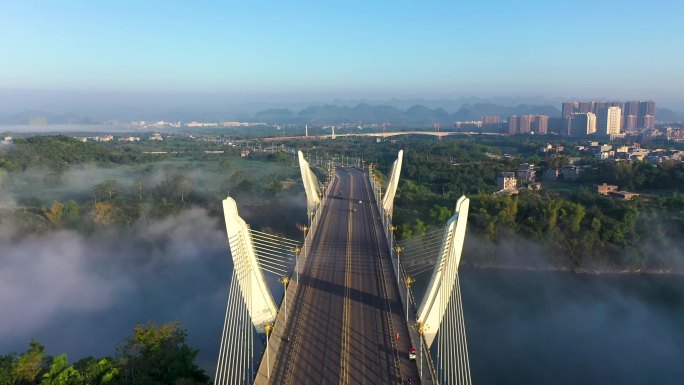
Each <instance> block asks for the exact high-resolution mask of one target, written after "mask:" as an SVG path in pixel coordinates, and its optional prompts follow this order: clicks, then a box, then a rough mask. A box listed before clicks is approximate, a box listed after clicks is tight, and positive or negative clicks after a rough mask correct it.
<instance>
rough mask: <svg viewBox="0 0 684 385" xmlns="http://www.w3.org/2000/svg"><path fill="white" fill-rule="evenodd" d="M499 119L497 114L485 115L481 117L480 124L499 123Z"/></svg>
mask: <svg viewBox="0 0 684 385" xmlns="http://www.w3.org/2000/svg"><path fill="white" fill-rule="evenodd" d="M499 123H500V119H499V116H498V115H487V116H483V117H482V125H483V126H484V125H489V124H499Z"/></svg>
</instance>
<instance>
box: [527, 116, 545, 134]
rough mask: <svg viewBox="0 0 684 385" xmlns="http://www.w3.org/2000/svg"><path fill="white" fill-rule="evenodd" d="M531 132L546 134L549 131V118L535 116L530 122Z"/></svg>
mask: <svg viewBox="0 0 684 385" xmlns="http://www.w3.org/2000/svg"><path fill="white" fill-rule="evenodd" d="M530 129H531V130H532V132H534V133H536V134H546V133H547V132H548V131H549V116H548V115H536V116H534V118H533V120H532V127H530Z"/></svg>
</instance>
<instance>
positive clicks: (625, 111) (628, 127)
mask: <svg viewBox="0 0 684 385" xmlns="http://www.w3.org/2000/svg"><path fill="white" fill-rule="evenodd" d="M638 116H639V102H637V101H630V102H625V104H624V105H623V106H622V130H623V131H625V132H630V131H636V129H637V127H638Z"/></svg>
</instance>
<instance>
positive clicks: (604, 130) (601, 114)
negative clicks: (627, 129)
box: [596, 107, 622, 135]
mask: <svg viewBox="0 0 684 385" xmlns="http://www.w3.org/2000/svg"><path fill="white" fill-rule="evenodd" d="M621 128H622V109H621V108H620V107H605V108H601V109H599V111H598V114H597V116H596V131H597V134H604V135H618V134H620V131H621Z"/></svg>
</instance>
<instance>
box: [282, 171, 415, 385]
mask: <svg viewBox="0 0 684 385" xmlns="http://www.w3.org/2000/svg"><path fill="white" fill-rule="evenodd" d="M336 175H337V178H336V179H335V181H334V182H333V183H334V185H333V186H332V190H331V191H332V195H333V196H334V197H335V198H334V199H333V198H332V197H331V199H328V201H327V202H328V203H327V204H326V207H324V209H323V212H322V213H321V214H320V215H323V217H322V218H321V222H320V224H319V228H318V234H316V236H315V239H314V240H313V242H312V245H311V249H310V250H311V251H310V255H309V259H308V261H307V262H306V263H307V265H306V266H305V267H304V271H303V274H302V275H301V277H300V280H301V284H302V286H301V288H300V290H298V292H297V296H296V300H295V301H293V302H292V303H293V305H292V308H291V309H293V310H292V314H291V315H290V318H289V324H288V325H287V326H286V331H285V335H286V336H288V337H289V341H288V342H285V343H282V344H281V345H280V349H279V350H278V353H277V355H276V362H277V363H276V365H275V368H274V371H273V372H272V373H271V374H272V376H271V382H270V383H271V384H296V385H302V384H311V385H318V384H407V383H409V381H408V379H409V378H411V383H412V384H418V383H419V381H418V370H417V367H416V364H415V361H409V359H408V350H409V347H410V341H409V336H408V326H407V324H406V321H405V319H404V317H405V315H404V312H403V310H402V306H401V302H400V299H399V298H400V297H399V292H398V287H397V283H396V280H395V277H394V275H393V273H392V265H391V261H390V259H389V258H390V255H389V250H387V242H386V240H385V235H384V232H383V229H382V222H381V221H380V217H379V212H378V209H377V207H376V206H375V202H374V200H373V199H374V197H373V194H372V191H371V186H370V183H369V181H368V176H367V175H366V174H364V173H363V172H362V171H360V170H358V169H354V168H338V170H337V174H336ZM340 191H341V192H342V197H341V198H339V194H340ZM360 202H361V203H360ZM397 334H398V335H399V339H397V338H396V337H397ZM286 338H287V337H286Z"/></svg>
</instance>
